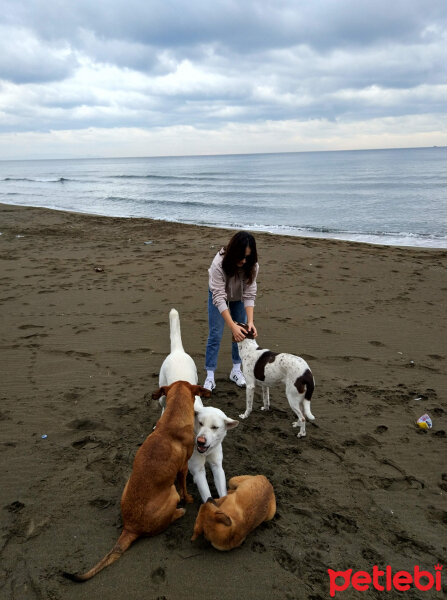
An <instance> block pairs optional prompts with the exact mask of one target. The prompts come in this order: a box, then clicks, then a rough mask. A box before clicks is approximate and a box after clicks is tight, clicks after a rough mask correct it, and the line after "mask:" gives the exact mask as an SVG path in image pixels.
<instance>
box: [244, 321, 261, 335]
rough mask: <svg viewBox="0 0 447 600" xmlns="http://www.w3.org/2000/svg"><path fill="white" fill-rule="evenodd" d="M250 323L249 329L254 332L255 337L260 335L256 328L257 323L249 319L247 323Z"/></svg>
mask: <svg viewBox="0 0 447 600" xmlns="http://www.w3.org/2000/svg"><path fill="white" fill-rule="evenodd" d="M247 325H248V331H251V333H252V334H253V336H254V337H258V332H257V330H256V327H255V324H254V323H253V321H249V322H248V323H247Z"/></svg>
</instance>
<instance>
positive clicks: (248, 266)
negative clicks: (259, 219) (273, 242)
mask: <svg viewBox="0 0 447 600" xmlns="http://www.w3.org/2000/svg"><path fill="white" fill-rule="evenodd" d="M247 246H248V247H249V248H250V250H251V253H250V256H247V257H245V251H246V249H247ZM224 252H225V255H224V257H223V260H222V268H223V270H224V272H225V274H226V275H227V276H228V277H233V275H235V274H236V273H237V271H238V270H239V269H242V270H243V271H244V279H245V281H246V282H247V283H248V284H250V283H252V282H253V280H254V278H255V276H256V263H257V262H258V252H257V250H256V241H255V238H254V237H253V236H252V235H251V233H248V232H247V231H238V232H237V233H235V234H234V235H233V237H232V238H231V240H230V241H229V242H228V245H227V246H226V247H225V248H224ZM244 258H246V261H245V263H244V265H243V266H242V267H238V266H237V263H238V262H241V260H243V259H244Z"/></svg>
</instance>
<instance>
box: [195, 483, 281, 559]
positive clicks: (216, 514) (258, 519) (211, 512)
mask: <svg viewBox="0 0 447 600" xmlns="http://www.w3.org/2000/svg"><path fill="white" fill-rule="evenodd" d="M229 487H230V489H229V491H228V495H227V496H224V497H223V498H219V499H218V500H213V499H212V498H209V499H208V501H207V502H206V503H205V504H202V506H201V507H200V510H199V514H198V515H197V519H196V522H195V525H194V535H193V536H192V538H191V539H192V540H195V539H196V538H197V537H198V536H199V535H200V534H201V533H203V535H204V536H205V538H206V539H207V540H208V541H209V542H211V544H212V545H213V546H214V547H215V548H216V549H217V550H231V549H232V548H237V547H238V546H240V545H241V544H242V542H243V541H244V540H245V538H246V537H247V535H248V534H249V533H250V532H251V531H253V529H255V528H256V527H257V526H258V525H260V524H261V523H263V522H264V521H270V519H273V517H274V515H275V512H276V500H275V493H274V492H273V487H272V484H271V483H270V482H269V480H268V479H267V477H264V475H240V476H239V477H232V478H231V479H230V481H229Z"/></svg>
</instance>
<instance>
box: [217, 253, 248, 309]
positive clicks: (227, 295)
mask: <svg viewBox="0 0 447 600" xmlns="http://www.w3.org/2000/svg"><path fill="white" fill-rule="evenodd" d="M223 257H224V251H223V248H222V249H221V250H219V252H218V253H217V254H216V256H215V257H214V260H213V262H212V263H211V267H210V268H209V269H208V273H209V288H210V290H211V293H212V295H213V304H214V306H216V307H217V308H218V310H219V312H220V313H222V312H223V311H224V310H225V309H226V308H228V302H230V301H234V300H242V301H243V303H244V306H254V305H255V299H256V291H257V289H258V286H257V284H256V277H257V276H258V271H259V265H258V263H256V275H255V278H254V280H253V282H252V283H250V284H248V283H246V282H245V281H244V274H243V271H242V270H240V271H238V272H237V273H236V275H234V276H233V277H228V275H226V274H225V271H224V270H223V268H222V260H223Z"/></svg>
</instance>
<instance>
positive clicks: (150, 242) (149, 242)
mask: <svg viewBox="0 0 447 600" xmlns="http://www.w3.org/2000/svg"><path fill="white" fill-rule="evenodd" d="M144 244H145V245H146V246H148V245H149V244H152V240H149V241H148V242H144Z"/></svg>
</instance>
